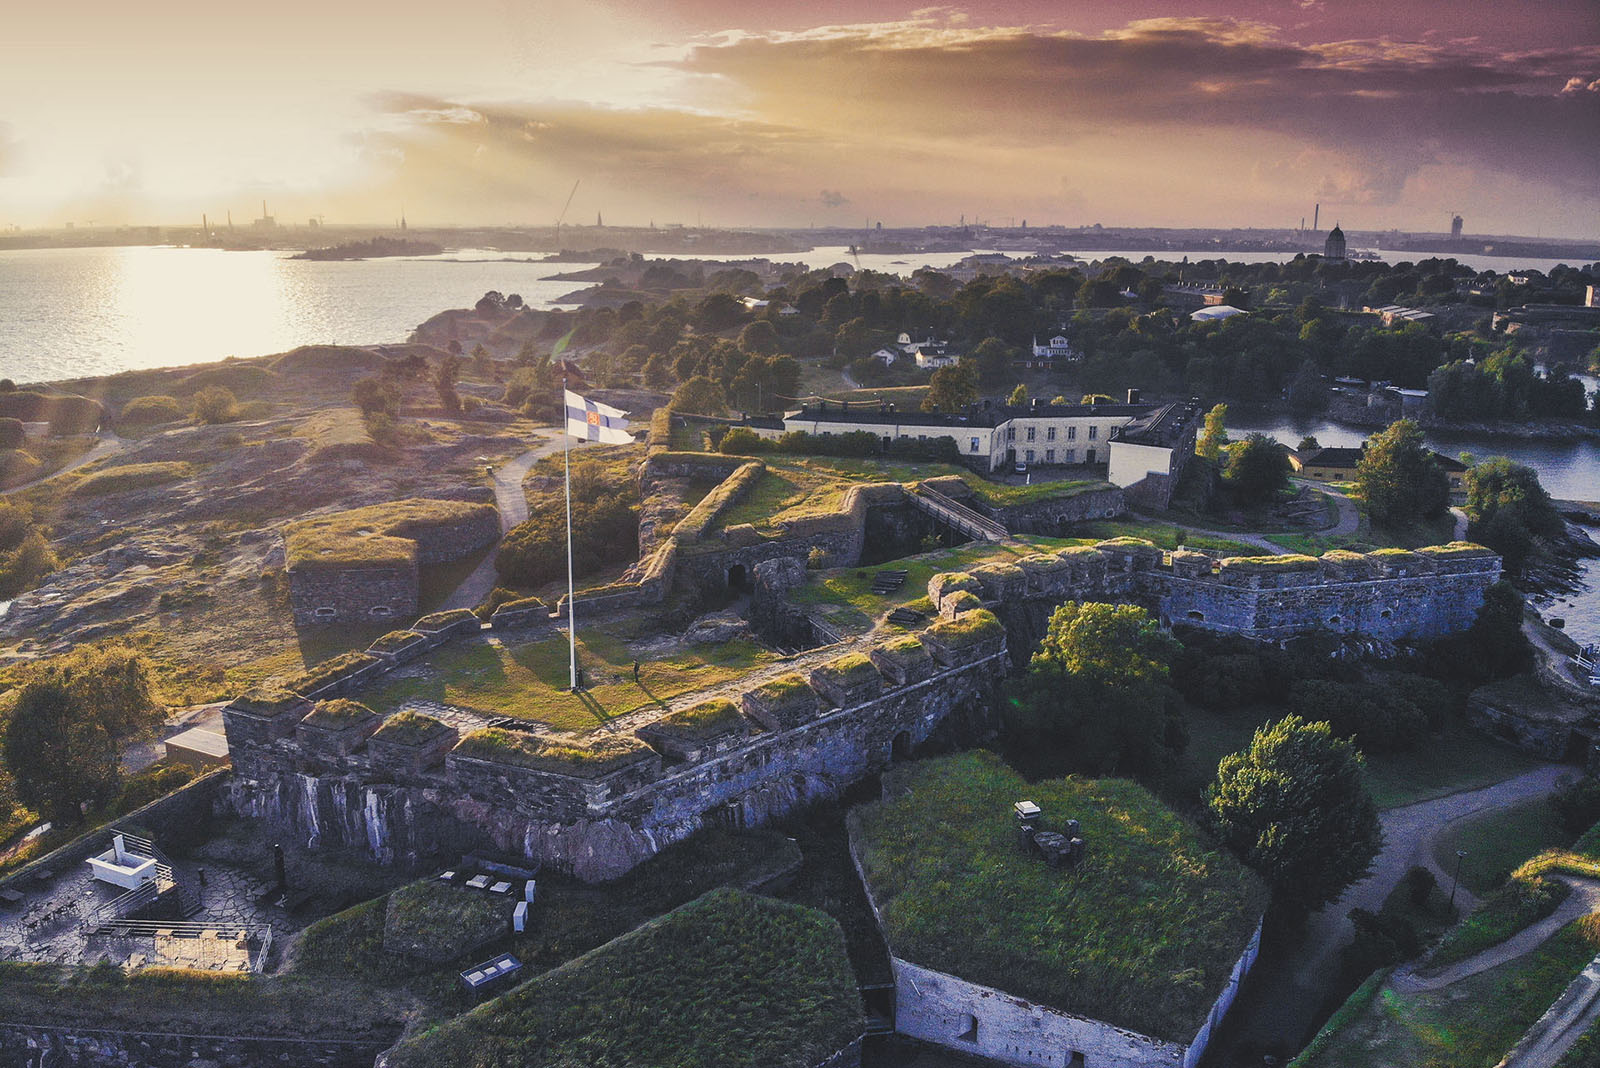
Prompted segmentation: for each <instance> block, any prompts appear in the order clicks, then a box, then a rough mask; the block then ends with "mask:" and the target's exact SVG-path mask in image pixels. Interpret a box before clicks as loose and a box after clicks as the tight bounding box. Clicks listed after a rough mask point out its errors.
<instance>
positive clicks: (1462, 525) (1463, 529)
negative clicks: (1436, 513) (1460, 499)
mask: <svg viewBox="0 0 1600 1068" xmlns="http://www.w3.org/2000/svg"><path fill="white" fill-rule="evenodd" d="M1450 514H1451V515H1453V516H1455V519H1456V529H1455V533H1454V534H1453V535H1452V536H1453V537H1454V538H1455V540H1456V541H1466V540H1467V527H1468V526H1469V525H1470V524H1471V522H1472V520H1470V519H1468V518H1467V513H1466V512H1463V511H1462V510H1461V509H1459V508H1452V509H1450Z"/></svg>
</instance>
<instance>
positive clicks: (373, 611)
mask: <svg viewBox="0 0 1600 1068" xmlns="http://www.w3.org/2000/svg"><path fill="white" fill-rule="evenodd" d="M367 614H368V615H372V616H392V615H394V609H392V608H390V607H389V606H388V605H386V604H375V605H373V606H372V607H371V608H369V609H367Z"/></svg>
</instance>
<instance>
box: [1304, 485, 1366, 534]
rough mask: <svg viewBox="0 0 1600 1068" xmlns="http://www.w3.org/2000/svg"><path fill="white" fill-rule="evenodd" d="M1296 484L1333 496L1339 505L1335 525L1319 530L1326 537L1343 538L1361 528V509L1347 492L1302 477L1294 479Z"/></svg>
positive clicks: (1335, 502)
mask: <svg viewBox="0 0 1600 1068" xmlns="http://www.w3.org/2000/svg"><path fill="white" fill-rule="evenodd" d="M1291 481H1293V482H1294V483H1295V484H1296V485H1300V486H1308V487H1310V488H1311V489H1313V490H1316V491H1317V492H1318V493H1325V494H1327V495H1328V496H1329V497H1332V498H1333V503H1334V504H1337V505H1338V506H1339V518H1338V520H1337V521H1335V522H1334V524H1333V526H1331V527H1327V528H1326V529H1324V530H1319V531H1317V533H1318V534H1320V535H1322V536H1323V537H1324V538H1343V537H1348V536H1349V535H1351V534H1354V533H1356V532H1357V531H1358V530H1360V529H1361V509H1360V507H1359V506H1358V505H1357V504H1356V502H1355V501H1354V500H1352V499H1351V498H1350V495H1349V494H1347V493H1341V492H1339V491H1338V490H1336V489H1333V488H1331V487H1329V486H1327V485H1325V484H1324V483H1321V482H1307V481H1304V480H1302V479H1292V480H1291Z"/></svg>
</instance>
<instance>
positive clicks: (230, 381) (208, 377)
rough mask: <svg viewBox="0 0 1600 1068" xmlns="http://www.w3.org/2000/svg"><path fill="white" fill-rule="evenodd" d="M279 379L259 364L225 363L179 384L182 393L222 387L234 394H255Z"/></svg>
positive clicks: (200, 372) (195, 374) (209, 368)
mask: <svg viewBox="0 0 1600 1068" xmlns="http://www.w3.org/2000/svg"><path fill="white" fill-rule="evenodd" d="M277 378H278V376H277V375H275V374H273V373H272V372H271V371H269V370H267V368H265V367H262V366H260V365H259V364H253V363H225V364H223V365H222V366H221V367H208V368H206V369H205V370H204V371H196V372H195V373H194V374H192V375H190V376H189V377H188V378H185V379H184V380H183V381H182V382H181V383H179V386H180V390H181V391H182V392H194V391H197V390H201V389H205V388H207V387H209V386H221V387H222V388H223V389H226V390H229V391H230V392H233V393H254V392H257V391H258V390H262V389H265V388H266V387H268V386H270V385H272V384H273V383H274V382H275V381H277Z"/></svg>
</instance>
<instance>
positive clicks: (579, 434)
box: [563, 389, 633, 445]
mask: <svg viewBox="0 0 1600 1068" xmlns="http://www.w3.org/2000/svg"><path fill="white" fill-rule="evenodd" d="M563 392H564V393H565V394H566V396H567V433H568V434H571V435H572V436H573V437H575V438H578V439H579V440H581V441H599V442H604V443H605V444H607V445H628V444H631V443H632V442H633V435H632V434H630V433H628V420H627V413H626V412H623V411H620V410H618V409H616V408H613V407H611V405H609V404H601V403H600V402H599V401H592V400H587V399H585V398H583V397H580V396H578V394H576V393H574V392H572V390H570V389H568V390H564V391H563Z"/></svg>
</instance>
